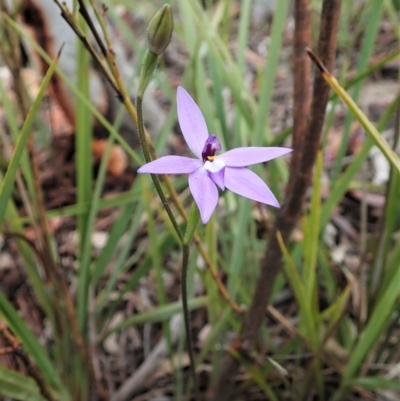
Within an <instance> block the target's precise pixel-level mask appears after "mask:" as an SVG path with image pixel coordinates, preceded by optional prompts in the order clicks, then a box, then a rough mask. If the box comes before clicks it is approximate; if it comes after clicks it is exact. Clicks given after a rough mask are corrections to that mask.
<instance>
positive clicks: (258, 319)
mask: <svg viewBox="0 0 400 401" xmlns="http://www.w3.org/2000/svg"><path fill="white" fill-rule="evenodd" d="M340 3H341V0H325V1H324V3H323V8H322V14H321V27H320V36H319V43H318V55H319V56H320V58H321V60H322V61H323V62H324V64H325V65H326V66H327V68H328V69H329V70H331V69H332V67H333V62H334V59H335V51H336V36H337V27H338V21H339V13H340ZM309 4H310V1H305V0H297V1H296V7H295V12H296V15H295V20H296V33H295V37H298V35H299V33H298V31H297V30H298V29H300V31H301V32H302V30H304V31H303V32H307V30H308V28H306V27H304V25H303V24H304V23H305V22H306V21H307V20H308V18H309V17H305V16H304V15H302V13H303V12H304V13H306V12H311V10H310V8H309V7H310V6H309ZM299 13H300V14H301V15H299ZM301 27H302V28H301ZM301 32H300V35H299V38H298V40H303V39H304V38H305V36H304V37H303V36H302V34H301ZM304 35H306V33H305V34H304ZM300 46H302V45H301V44H299V50H297V44H295V54H296V59H295V60H297V63H300V64H301V65H302V66H301V67H298V65H295V68H296V69H297V68H300V70H303V71H304V73H306V71H307V67H306V65H307V63H308V62H307V61H306V60H305V58H304V57H307V56H306V53H305V48H303V50H302V51H303V52H304V57H301V56H300V57H299V58H297V57H298V56H299V55H300V53H297V51H299V52H300V51H301V49H300ZM303 63H304V64H303ZM295 79H296V80H297V79H306V78H305V77H304V76H299V75H296V74H295ZM296 85H297V84H296ZM298 85H299V87H298V88H297V89H296V92H295V94H297V95H298V97H295V99H294V100H295V102H302V104H298V105H297V104H295V106H294V118H295V119H296V118H298V119H299V120H298V121H296V120H295V124H301V125H300V127H299V132H298V133H296V134H295V135H298V136H296V138H295V139H294V143H295V144H296V146H301V148H300V149H301V150H300V151H299V150H298V149H296V148H295V149H294V152H293V159H292V165H291V174H290V178H289V184H288V188H287V191H286V197H285V202H284V205H283V206H282V208H281V209H280V212H279V214H278V216H277V219H276V221H275V224H274V227H273V229H272V231H271V233H270V237H269V245H268V248H267V251H266V254H265V256H264V258H263V260H262V261H261V271H260V275H259V278H258V280H257V285H256V289H255V293H254V296H253V300H252V303H251V306H250V309H249V311H248V313H247V314H246V316H245V320H244V324H243V327H242V332H241V335H240V342H239V344H240V347H241V351H244V350H245V351H246V352H249V351H251V350H252V349H253V348H254V347H255V345H256V342H257V339H258V335H259V331H260V327H261V324H262V322H264V318H265V308H266V307H267V304H268V301H269V298H270V296H271V291H272V288H273V285H274V282H275V278H276V276H277V275H278V273H279V271H280V270H281V267H282V259H281V257H282V255H281V251H280V248H279V246H278V243H277V238H276V233H277V232H278V231H280V232H281V233H282V237H283V239H284V240H285V241H287V239H288V238H289V235H290V233H291V231H292V229H293V227H294V225H295V223H296V222H297V220H298V219H299V217H300V215H301V211H302V204H303V200H304V197H305V194H306V190H307V188H308V186H309V184H310V181H311V175H312V169H313V166H314V162H315V158H316V154H317V150H318V147H319V144H320V136H321V132H322V128H323V123H324V117H325V109H326V105H327V102H328V97H329V86H328V84H327V83H326V82H325V80H324V78H323V77H322V75H321V73H320V71H317V72H316V75H315V79H314V90H313V97H312V103H311V113H310V120H309V123H308V125H306V126H304V125H303V124H304V121H303V119H302V118H301V117H300V115H299V114H297V113H300V112H301V111H300V110H302V109H303V107H304V110H305V109H306V105H305V103H303V102H308V100H307V97H306V96H303V95H301V94H300V93H299V91H300V90H301V89H300V88H301V86H300V85H301V84H300V83H299V84H298ZM302 90H305V91H307V89H304V88H303V89H302ZM305 93H307V92H305ZM302 126H303V128H302V130H304V131H303V132H301V131H300V129H301V127H302ZM295 132H297V128H296V129H295ZM300 137H303V138H304V139H303V140H300V139H299V138H300ZM299 142H301V143H299ZM298 152H300V153H298ZM238 368H239V363H238V362H237V360H235V358H233V357H232V355H231V354H229V353H227V354H226V355H225V357H224V360H223V362H222V366H221V368H220V372H221V373H220V375H219V377H218V379H217V382H216V385H215V387H214V389H213V391H212V394H209V399H210V400H215V401H224V400H228V399H230V393H231V391H230V390H231V389H232V385H231V381H232V378H233V377H234V376H235V374H236V372H237V370H238Z"/></svg>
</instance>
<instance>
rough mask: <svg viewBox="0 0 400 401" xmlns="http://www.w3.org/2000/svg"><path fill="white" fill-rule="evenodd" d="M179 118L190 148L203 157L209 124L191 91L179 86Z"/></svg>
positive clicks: (199, 156)
mask: <svg viewBox="0 0 400 401" xmlns="http://www.w3.org/2000/svg"><path fill="white" fill-rule="evenodd" d="M177 102H178V120H179V125H180V127H181V130H182V134H183V136H184V137H185V140H186V143H187V144H188V146H189V148H190V150H191V151H192V152H193V153H194V154H195V155H196V156H197V157H198V158H199V159H201V152H202V150H203V147H204V144H205V142H206V140H207V138H208V130H207V125H206V122H205V120H204V117H203V114H201V111H200V109H199V108H198V106H197V104H196V103H195V102H194V100H193V99H192V98H191V97H190V95H189V93H187V92H186V91H185V89H183V88H182V87H181V86H179V87H178V100H177Z"/></svg>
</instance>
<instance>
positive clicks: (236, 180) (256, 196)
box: [225, 167, 279, 207]
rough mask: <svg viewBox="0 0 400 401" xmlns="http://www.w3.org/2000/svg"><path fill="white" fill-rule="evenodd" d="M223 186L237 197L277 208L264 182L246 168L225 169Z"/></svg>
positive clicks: (277, 204)
mask: <svg viewBox="0 0 400 401" xmlns="http://www.w3.org/2000/svg"><path fill="white" fill-rule="evenodd" d="M225 186H226V187H227V188H228V189H230V190H231V191H232V192H235V193H237V194H238V195H241V196H244V197H246V198H250V199H253V200H255V201H257V202H261V203H266V204H267V205H271V206H275V207H279V203H278V201H277V199H276V198H275V196H274V194H273V193H272V192H271V190H270V189H269V188H268V187H267V185H266V184H265V182H264V181H263V180H262V179H261V178H260V177H259V176H258V175H256V174H254V173H253V172H252V171H250V170H248V169H247V168H240V167H236V168H235V167H225Z"/></svg>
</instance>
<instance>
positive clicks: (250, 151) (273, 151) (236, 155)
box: [216, 146, 293, 167]
mask: <svg viewBox="0 0 400 401" xmlns="http://www.w3.org/2000/svg"><path fill="white" fill-rule="evenodd" d="M292 150H293V149H289V148H275V147H270V148H267V147H256V146H253V147H247V148H236V149H232V150H228V151H227V152H225V153H222V154H220V155H218V156H217V157H216V159H221V160H223V161H224V162H225V165H226V166H229V167H245V166H251V165H252V164H257V163H263V162H266V161H268V160H272V159H275V158H276V157H279V156H282V155H285V154H286V153H290V152H291V151H292Z"/></svg>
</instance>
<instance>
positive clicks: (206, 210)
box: [189, 168, 218, 224]
mask: <svg viewBox="0 0 400 401" xmlns="http://www.w3.org/2000/svg"><path fill="white" fill-rule="evenodd" d="M189 188H190V191H191V192H192V195H193V198H194V200H195V201H196V203H197V206H198V207H199V210H200V216H201V221H202V222H203V224H206V223H207V222H208V220H210V217H211V215H212V213H213V211H214V209H215V207H216V206H217V203H218V189H217V187H216V186H215V184H214V182H213V181H212V180H211V178H210V177H209V176H208V173H207V171H206V170H204V168H199V169H198V170H196V171H194V172H193V173H192V174H190V175H189Z"/></svg>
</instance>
